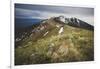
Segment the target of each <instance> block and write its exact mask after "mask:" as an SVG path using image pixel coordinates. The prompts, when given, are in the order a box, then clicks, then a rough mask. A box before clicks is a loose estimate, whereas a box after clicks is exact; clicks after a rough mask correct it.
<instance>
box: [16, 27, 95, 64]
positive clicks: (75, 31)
mask: <svg viewBox="0 0 100 69" xmlns="http://www.w3.org/2000/svg"><path fill="white" fill-rule="evenodd" d="M58 30H59V29H58V28H53V30H50V31H49V34H48V35H47V36H45V37H41V38H40V39H38V40H37V41H32V40H31V38H27V39H26V40H25V41H23V42H22V44H21V46H22V47H21V48H19V47H18V48H15V65H23V64H42V63H55V62H57V63H58V62H74V61H92V60H94V44H93V43H94V32H93V31H89V30H85V29H80V28H75V27H71V26H68V25H66V26H64V32H63V33H62V34H61V35H58ZM32 54H33V55H32Z"/></svg>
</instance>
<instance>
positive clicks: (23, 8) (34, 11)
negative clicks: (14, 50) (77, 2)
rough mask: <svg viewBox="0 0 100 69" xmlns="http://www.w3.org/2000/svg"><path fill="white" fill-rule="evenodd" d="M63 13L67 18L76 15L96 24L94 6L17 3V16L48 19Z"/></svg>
mask: <svg viewBox="0 0 100 69" xmlns="http://www.w3.org/2000/svg"><path fill="white" fill-rule="evenodd" d="M60 15H63V16H65V17H67V18H71V17H76V18H79V19H81V20H83V21H85V22H87V23H89V24H91V25H94V8H87V7H71V6H51V5H32V4H15V18H22V19H47V18H50V17H57V16H60Z"/></svg>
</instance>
